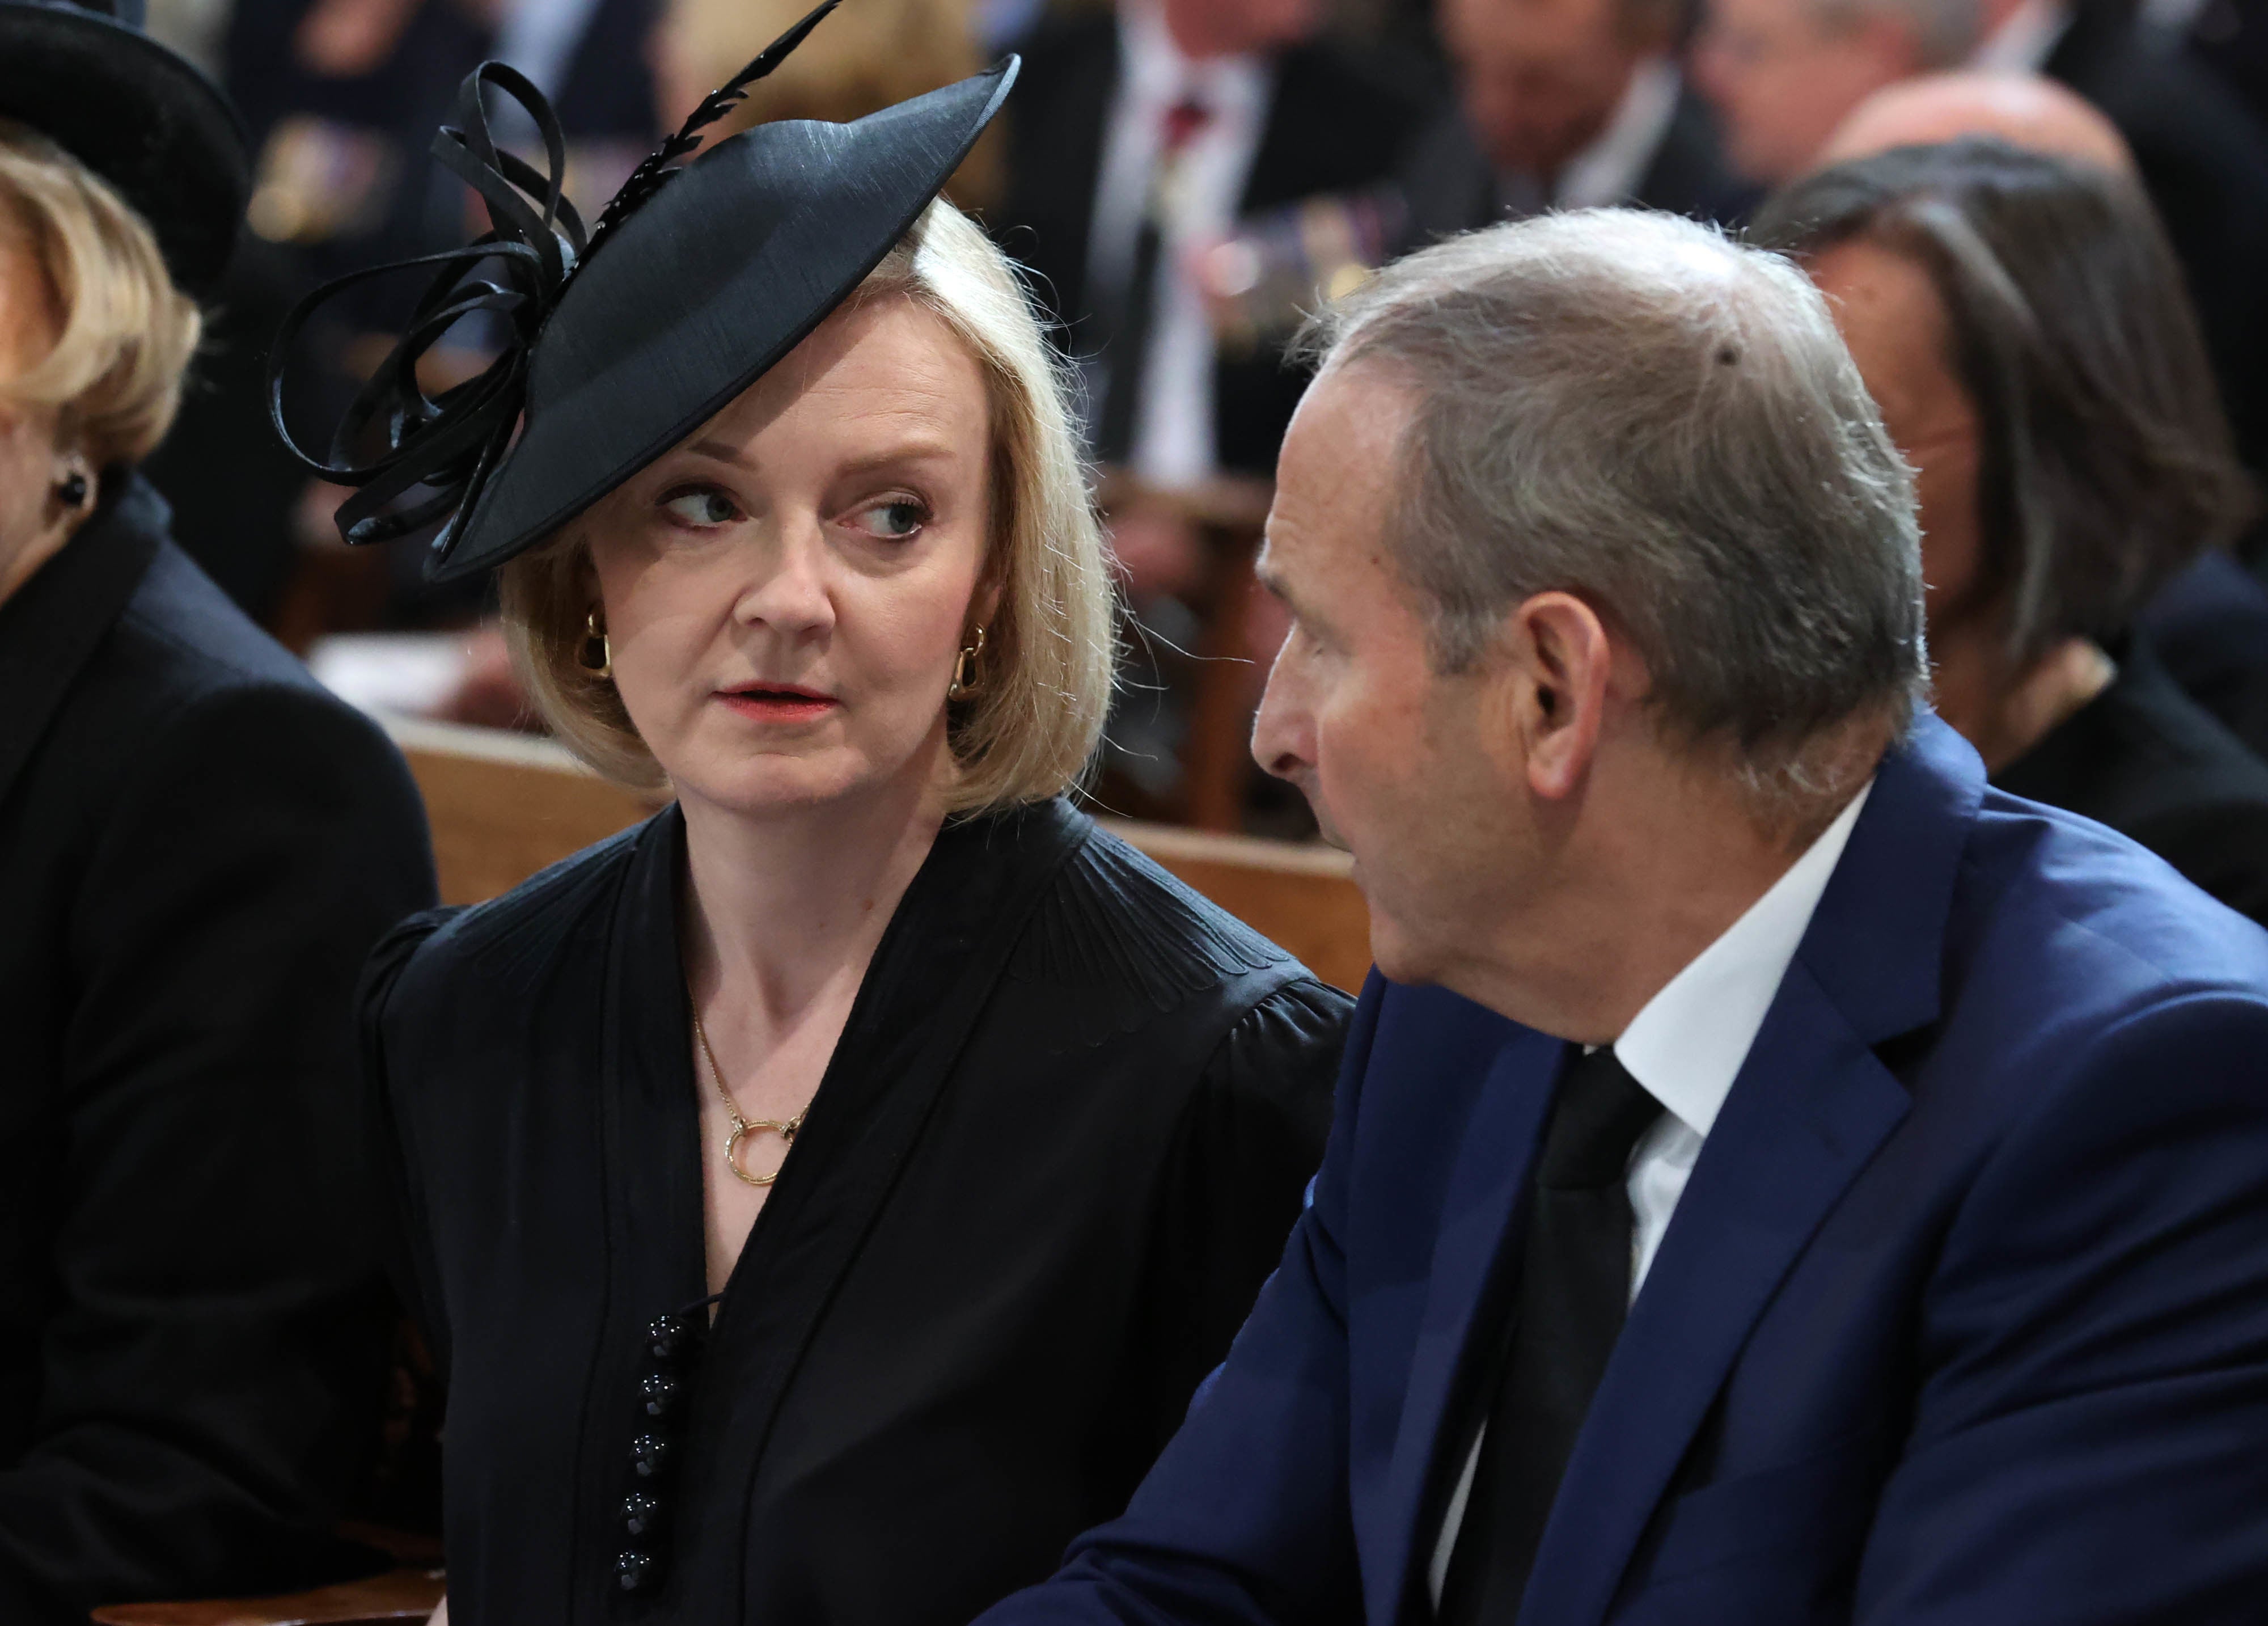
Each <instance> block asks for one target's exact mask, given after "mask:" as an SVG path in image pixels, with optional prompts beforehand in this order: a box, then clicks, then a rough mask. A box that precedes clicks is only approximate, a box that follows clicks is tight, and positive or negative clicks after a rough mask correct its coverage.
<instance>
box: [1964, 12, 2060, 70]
mask: <svg viewBox="0 0 2268 1626" xmlns="http://www.w3.org/2000/svg"><path fill="white" fill-rule="evenodd" d="M2070 27H2071V7H2070V5H2069V4H2066V0H2024V3H2023V4H2021V5H2020V6H2018V7H2017V8H2016V9H2015V10H2014V11H2011V12H2009V13H2008V15H2007V17H2006V18H2003V19H2002V20H2001V23H2000V26H1999V27H1998V28H1995V29H1994V30H1993V31H1992V33H1989V34H1987V35H1986V36H1985V41H1984V43H1983V44H1981V45H1979V46H1978V47H1977V48H1976V50H1975V51H1973V52H1971V53H1970V57H1969V64H1968V65H1969V66H1970V67H1971V68H1974V69H1977V70H1979V71H1980V72H1985V73H2037V72H2038V71H2039V70H2041V69H2042V68H2043V67H2045V66H2046V65H2047V60H2048V57H2049V56H2050V55H2051V54H2052V53H2053V52H2054V50H2055V48H2056V47H2057V46H2058V44H2060V43H2061V42H2062V41H2063V37H2064V34H2065V33H2066V32H2067V31H2068V30H2069V29H2070Z"/></svg>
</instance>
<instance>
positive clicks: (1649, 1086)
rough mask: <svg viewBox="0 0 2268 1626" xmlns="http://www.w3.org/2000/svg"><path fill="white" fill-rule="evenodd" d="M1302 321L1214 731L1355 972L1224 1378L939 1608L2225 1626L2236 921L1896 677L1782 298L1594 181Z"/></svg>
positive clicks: (1031, 1613) (1844, 450)
mask: <svg viewBox="0 0 2268 1626" xmlns="http://www.w3.org/2000/svg"><path fill="white" fill-rule="evenodd" d="M1327 322H1328V325H1327V326H1326V327H1325V329H1324V330H1323V333H1322V350H1323V351H1324V362H1323V367H1322V373H1320V375H1319V376H1318V378H1317V381H1316V382H1315V384H1314V387H1313V388H1311V389H1310V391H1309V392H1308V394H1307V398H1306V399H1305V401H1304V402H1303V403H1301V406H1300V415H1299V417H1298V418H1297V419H1296V420H1295V421H1294V423H1293V425H1292V432H1291V434H1290V436H1289V437H1288V438H1287V440H1286V441H1285V448H1284V460H1283V463H1282V466H1281V468H1280V469H1279V471H1278V488H1277V504H1276V508H1275V510H1274V513H1273V514H1271V516H1270V522H1269V541H1268V551H1267V555H1266V558H1265V559H1264V561H1263V569H1264V573H1265V574H1266V576H1267V578H1268V580H1270V583H1271V584H1272V585H1273V586H1274V587H1275V588H1276V589H1277V590H1278V592H1280V593H1281V594H1282V595H1283V596H1284V598H1285V601H1286V602H1288V604H1289V605H1290V607H1291V609H1292V615H1293V630H1292V635H1291V639H1290V640H1289V641H1288V642H1287V643H1286V644H1285V648H1284V651H1283V654H1281V655H1280V656H1279V658H1278V662H1277V665H1276V668H1275V671H1274V673H1273V675H1272V676H1271V677H1270V686H1269V691H1268V698H1267V700H1266V702H1265V704H1264V706H1263V709H1262V713H1261V716H1260V721H1259V725H1258V727H1257V729H1256V733H1255V735H1254V742H1253V745H1254V751H1255V754H1256V756H1258V757H1259V758H1260V759H1261V761H1262V762H1263V764H1264V765H1266V766H1268V767H1269V768H1270V769H1271V770H1272V771H1274V772H1278V773H1279V774H1283V775H1285V776H1287V777H1289V778H1292V780H1295V781H1297V782H1298V783H1299V784H1300V787H1301V788H1302V789H1304V790H1305V791H1306V792H1307V795H1308V796H1309V798H1310V799H1311V800H1312V801H1313V802H1314V804H1315V808H1316V810H1317V815H1318V817H1320V819H1321V820H1322V824H1323V825H1324V826H1325V827H1326V828H1327V829H1329V830H1330V831H1335V832H1336V834H1337V837H1338V839H1340V840H1342V841H1343V842H1344V844H1345V845H1346V846H1348V847H1349V848H1351V850H1352V852H1353V854H1354V855H1355V864H1356V874H1357V876H1358V877H1359V879H1360V881H1361V883H1362V886H1363V891H1364V893H1365V896H1366V898H1367V899H1368V902H1369V905H1370V910H1371V921H1372V939H1371V940H1372V946H1373V950H1374V951H1375V952H1376V955H1377V958H1378V967H1379V971H1380V972H1381V973H1383V975H1382V976H1381V977H1373V979H1372V980H1371V982H1370V984H1369V985H1368V987H1366V989H1365V991H1364V994H1363V999H1362V1002H1361V1004H1360V1006H1359V1009H1358V1010H1357V1014H1356V1017H1355V1023H1354V1026H1353V1029H1352V1031H1351V1033H1350V1035H1349V1038H1348V1046H1347V1055H1346V1061H1345V1064H1344V1070H1343V1072H1342V1074H1341V1079H1340V1086H1339V1098H1338V1109H1337V1119H1336V1121H1335V1124H1334V1127H1333V1130H1332V1140H1331V1144H1330V1147H1329V1150H1328V1152H1327V1153H1326V1155H1325V1157H1324V1163H1323V1167H1322V1171H1321V1173H1320V1174H1319V1175H1318V1176H1317V1179H1316V1181H1315V1184H1314V1188H1313V1193H1312V1198H1311V1201H1310V1204H1309V1206H1308V1208H1307V1212H1306V1213H1305V1214H1304V1215H1303V1216H1302V1217H1301V1219H1300V1223H1299V1225H1298V1227H1297V1228H1296V1229H1295V1231H1294V1232H1293V1235H1292V1240H1291V1243H1290V1245H1289V1246H1288V1248H1287V1250H1286V1253H1285V1258H1284V1262H1283V1264H1282V1266H1281V1268H1279V1269H1278V1272H1277V1274H1276V1275H1275V1277H1274V1278H1273V1280H1272V1281H1271V1282H1270V1284H1269V1286H1268V1287H1267V1288H1266V1289H1265V1290H1263V1293H1262V1295H1261V1297H1260V1301H1259V1303H1258V1304H1257V1305H1256V1308H1255V1310H1254V1312H1253V1315H1252V1318H1251V1319H1250V1320H1249V1321H1248V1322H1247V1324H1246V1325H1245V1327H1244V1329H1243V1331H1242V1332H1241V1334H1239V1336H1238V1338H1237V1341H1236V1344H1235V1347H1234V1349H1233V1351H1232V1353H1231V1354H1230V1356H1229V1358H1228V1361H1227V1362H1226V1364H1225V1365H1224V1366H1223V1367H1222V1368H1221V1369H1220V1371H1219V1374H1218V1375H1217V1376H1216V1377H1215V1378H1213V1379H1212V1380H1211V1383H1210V1386H1209V1387H1208V1388H1207V1389H1206V1390H1205V1391H1204V1393H1202V1394H1201V1395H1200V1397H1199V1398H1198V1399H1197V1401H1196V1402H1195V1404H1194V1405H1193V1406H1192V1407H1191V1408H1190V1412H1189V1420H1188V1422H1187V1423H1185V1424H1184V1425H1183V1427H1182V1430H1181V1433H1180V1434H1179V1435H1178V1436H1177V1437H1176V1438H1175V1440H1174V1442H1173V1443H1172V1444H1171V1445H1169V1446H1168V1447H1167V1450H1166V1452H1165V1454H1164V1456H1163V1457H1162V1458H1161V1459H1160V1462H1159V1464H1158V1466H1157V1467H1156V1468H1155V1469H1154V1470H1153V1471H1152V1474H1151V1475H1150V1478H1149V1479H1148V1481H1147V1482H1145V1484H1144V1486H1143V1487H1142V1489H1140V1490H1139V1491H1138V1493H1137V1494H1136V1496H1135V1498H1134V1501H1133V1503H1132V1504H1131V1506H1130V1508H1129V1510H1128V1511H1127V1513H1126V1514H1125V1516H1124V1517H1123V1519H1120V1520H1119V1521H1117V1522H1116V1523H1114V1524H1111V1525H1108V1526H1103V1527H1102V1528H1101V1529H1100V1530H1098V1531H1095V1532H1093V1533H1091V1534H1088V1535H1087V1536H1085V1537H1083V1538H1081V1540H1080V1541H1078V1542H1077V1543H1074V1545H1073V1547H1072V1549H1071V1557H1070V1560H1069V1563H1068V1566H1067V1568H1066V1569H1065V1570H1064V1571H1063V1572H1062V1573H1061V1574H1059V1575H1058V1576H1057V1578H1056V1579H1055V1580H1053V1581H1052V1582H1050V1583H1049V1584H1047V1585H1043V1586H1042V1587H1040V1588H1038V1589H1036V1590H1035V1591H1032V1592H1028V1593H1024V1594H1021V1595H1020V1596H1019V1597H1017V1598H1015V1599H1012V1600H1009V1601H1008V1602H1007V1603H1005V1604H1004V1605H1003V1606H1001V1607H1000V1608H998V1609H997V1610H996V1611H994V1612H993V1613H992V1614H990V1615H988V1616H986V1617H985V1626H1102V1623H1103V1622H1111V1623H1112V1626H1133V1623H1137V1622H1139V1623H1141V1626H1163V1623H1165V1622H1204V1623H1206V1626H1226V1623H1228V1622H1234V1623H1236V1626H1263V1623H1266V1626H1292V1622H1317V1621H1352V1620H1357V1619H1360V1620H1364V1621H1367V1622H1371V1626H1398V1623H1400V1622H1425V1621H1434V1620H1438V1621H1440V1622H1445V1626H1471V1623H1476V1622H1490V1623H1498V1622H1512V1621H1513V1620H1515V1619H1518V1620H1521V1621H1526V1622H1548V1623H1549V1626H1599V1623H1600V1622H1616V1623H1617V1626H1638V1622H1648V1623H1650V1626H1651V1623H1661V1626H1668V1623H1669V1622H1679V1623H1683V1622H1741V1623H1742V1626H1798V1623H1799V1622H1800V1623H1802V1626H1825V1623H1828V1622H1853V1621H1864V1622H1867V1623H1868V1626H1919V1623H1921V1622H1929V1623H1930V1626H2007V1622H2016V1621H2044V1620H2054V1621H2057V1622H2063V1623H2064V1626H2111V1623H2112V1622H2131V1621H2138V1620H2150V1621H2181V1622H2185V1623H2191V1626H2220V1623H2221V1622H2227V1623H2228V1626H2236V1623H2237V1622H2246V1623H2248V1626H2249V1623H2250V1622H2257V1620H2258V1618H2259V1600H2260V1599H2261V1598H2262V1597H2263V1596H2264V1595H2268V1523H2264V1521H2263V1520H2262V1519H2260V1517H2259V1510H2260V1508H2261V1507H2262V1506H2263V1505H2268V1450H2264V1448H2263V1447H2264V1444H2268V1077H2264V1076H2263V1071H2262V1066H2261V1060H2260V1059H2261V1057H2262V1056H2263V1055H2264V1054H2268V935H2264V934H2263V933H2262V932H2261V931H2260V929H2259V928H2257V927H2256V926H2254V925H2252V924H2251V923H2250V922H2249V921H2247V920H2243V919H2242V917H2240V916H2238V915H2236V914H2235V913H2232V912H2231V911H2229V910H2228V909H2225V908H2223V907H2222V906H2220V905H2218V904H2215V903H2213V901H2212V900H2211V899H2209V898H2206V897H2205V895H2204V894H2203V893H2201V892H2199V891H2197V890H2196V889H2195V888H2194V887H2191V885H2189V884H2188V883H2186V882H2184V881H2183V880H2181V879H2180V878H2179V877H2178V876H2176V875H2175V874H2174V872H2173V871H2172V870H2171V869H2169V868H2167V867H2166V866H2165V865H2164V864H2162V863H2161V862H2160V861H2158V860H2156V859H2155V858H2153V857H2152V856H2150V855H2149V854H2147V853H2146V852H2144V851H2143V850H2142V849H2140V848H2139V847H2137V846H2134V845H2132V843H2130V842H2128V841H2126V840H2125V839H2123V838H2121V837H2118V836H2117V835H2114V834H2112V833H2111V832H2110V831H2107V830H2105V829H2103V828H2102V826H2100V825H2097V824H2091V823H2089V822H2088V821H2087V820H2085V819H2082V818H2079V817H2073V816H2072V815H2070V814H2066V813H2061V812H2058V811H2054V810H2051V809H2046V808H2043V807H2040V806H2038V805H2036V804H2035V803H2031V802H2022V801H2019V800H2017V799H2015V798H2014V797H2011V796H2008V795H2004V794H2002V793H2000V792H1998V791H1995V790H1992V789H1991V788H1989V787H1987V786H1986V784H1985V773H1984V768H1983V765H1982V764H1981V763H1979V761H1978V760H1977V756H1976V754H1975V752H1973V751H1972V750H1970V748H1969V747H1968V745H1967V744H1965V743H1963V742H1962V740H1961V739H1960V737H1959V736H1958V735H1955V733H1954V732H1953V731H1952V730H1951V729H1950V728H1948V727H1947V726H1946V725H1945V724H1943V723H1941V722H1940V721H1938V720H1937V719H1936V718H1934V717H1933V716H1932V715H1930V714H1929V713H1927V712H1926V710H1925V709H1923V706H1922V702H1921V698H1920V697H1921V692H1922V689H1923V686H1924V684H1925V683H1926V662H1925V659H1924V652H1923V645H1922V636H1921V629H1922V625H1923V620H1922V617H1923V602H1922V599H1923V589H1922V579H1921V569H1920V551H1919V547H1918V536H1917V528H1916V523H1915V518H1914V488H1913V481H1912V477H1911V473H1910V472H1909V470H1908V469H1907V468H1906V466H1905V464H1904V461H1903V460H1902V459H1901V458H1900V457H1899V455H1898V454H1897V451H1896V447H1894V446H1893V445H1892V443H1891V441H1890V440H1889V436H1888V434H1887V433H1886V432H1884V430H1883V427H1882V424H1881V419H1880V418H1879V417H1878V416H1877V415H1876V413H1875V410H1874V405H1873V403H1872V402H1871V401H1870V400H1869V398H1868V396H1867V392H1866V390H1865V388H1864V386H1863V384H1862V382H1861V381H1860V379H1859V373H1858V371H1857V369H1856V368H1855V366H1853V365H1852V361H1851V358H1850V357H1849V355H1848V353H1847V352H1846V351H1845V349H1844V347H1843V345H1842V344H1841V342H1840V340H1839V339H1838V338H1837V336H1836V332H1835V329H1834V325H1833V322H1832V321H1831V319H1830V314H1829V311H1828V308H1827V306H1826V303H1825V301H1824V300H1823V299H1822V298H1821V297H1820V295H1819V294H1818V292H1816V291H1815V289H1814V288H1813V287H1812V286H1811V285H1810V284H1809V283H1808V281H1807V280H1806V279H1805V278H1804V277H1802V276H1801V274H1800V272H1798V271H1797V270H1795V268H1794V267H1793V266H1792V265H1790V264H1788V263H1787V262H1785V261H1783V260H1779V259H1778V258H1775V257H1771V256H1768V255H1763V254H1761V253H1757V252H1756V251H1752V250H1749V249H1745V248H1736V247H1734V246H1732V245H1731V244H1729V243H1727V241H1726V240H1723V239H1722V238H1721V237H1719V236H1718V235H1716V234H1714V233H1710V232H1708V231H1706V230H1705V229H1704V228H1702V227H1700V226H1697V225H1690V224H1688V223H1685V222H1683V221H1678V220H1675V219H1673V218H1668V217H1666V216H1662V215H1641V214H1636V213H1630V212H1624V211H1594V212H1588V213H1573V214H1566V215H1559V216H1551V217H1545V218H1539V219H1534V220H1529V221H1524V222H1521V223H1519V224H1516V225H1507V226H1500V227H1496V228H1493V229H1492V230H1490V231H1487V232H1483V233H1475V234H1472V235H1469V236H1467V237H1463V238H1459V239H1455V240H1452V241H1449V242H1447V243H1444V244H1441V245H1440V246H1438V247H1436V248H1432V249H1428V250H1425V251H1424V252H1422V253H1420V254H1418V255H1412V256H1410V258H1409V259H1407V260H1404V261H1403V262H1400V263H1398V264H1397V265H1395V266H1393V267H1390V268H1388V270H1386V271H1385V272H1383V273H1382V274H1381V276H1379V277H1377V278H1375V279H1373V281H1372V282H1371V283H1370V284H1368V285H1366V287H1365V288H1364V289H1363V290H1361V291H1360V292H1359V293H1358V294H1357V295H1355V296H1354V297H1353V298H1352V299H1349V300H1348V301H1346V302H1344V305H1343V306H1342V307H1339V308H1337V310H1336V311H1335V312H1333V313H1332V314H1329V317H1328V319H1327ZM1388 978H1390V979H1393V980H1391V981H1388V980H1386V979H1388ZM1422 985H1432V986H1430V987H1428V986H1422Z"/></svg>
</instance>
